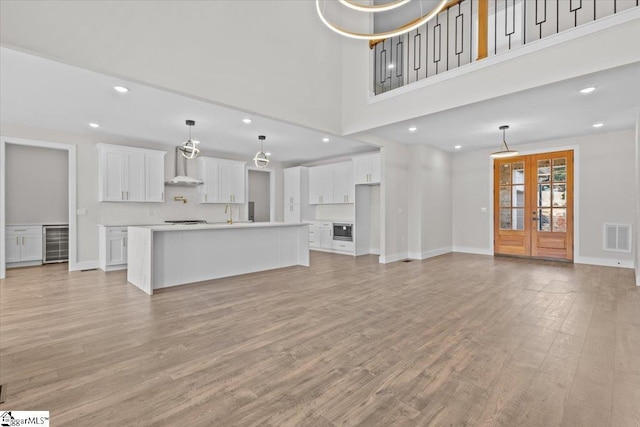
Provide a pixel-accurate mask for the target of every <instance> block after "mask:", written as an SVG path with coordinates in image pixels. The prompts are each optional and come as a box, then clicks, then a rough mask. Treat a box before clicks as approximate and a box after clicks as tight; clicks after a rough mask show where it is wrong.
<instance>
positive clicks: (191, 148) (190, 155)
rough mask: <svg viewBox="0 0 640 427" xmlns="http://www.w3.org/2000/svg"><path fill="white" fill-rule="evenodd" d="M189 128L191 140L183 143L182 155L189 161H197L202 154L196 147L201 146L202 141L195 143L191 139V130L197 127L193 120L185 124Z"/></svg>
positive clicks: (181, 147)
mask: <svg viewBox="0 0 640 427" xmlns="http://www.w3.org/2000/svg"><path fill="white" fill-rule="evenodd" d="M185 123H186V124H187V126H189V139H188V140H187V141H185V142H183V143H182V145H181V146H180V147H178V148H179V150H180V153H181V154H182V155H183V156H184V157H185V158H187V159H195V158H196V157H198V154H200V150H199V149H198V147H196V144H200V141H194V140H193V139H191V128H192V127H194V126H195V125H196V122H195V121H193V120H187V121H186V122H185Z"/></svg>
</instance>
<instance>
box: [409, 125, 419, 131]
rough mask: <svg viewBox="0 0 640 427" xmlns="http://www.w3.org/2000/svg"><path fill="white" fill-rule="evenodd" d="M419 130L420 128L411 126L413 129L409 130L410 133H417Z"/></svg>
mask: <svg viewBox="0 0 640 427" xmlns="http://www.w3.org/2000/svg"><path fill="white" fill-rule="evenodd" d="M417 130H418V128H417V127H415V126H411V127H410V128H409V132H415V131H417Z"/></svg>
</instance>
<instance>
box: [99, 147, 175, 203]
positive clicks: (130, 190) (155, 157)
mask: <svg viewBox="0 0 640 427" xmlns="http://www.w3.org/2000/svg"><path fill="white" fill-rule="evenodd" d="M165 154H166V153H165V152H164V151H156V150H145V149H141V148H134V147H125V146H117V145H108V144H98V200H99V201H101V202H162V201H164V156H165Z"/></svg>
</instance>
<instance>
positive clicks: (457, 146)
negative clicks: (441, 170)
mask: <svg viewBox="0 0 640 427" xmlns="http://www.w3.org/2000/svg"><path fill="white" fill-rule="evenodd" d="M453 148H455V149H456V150H459V149H461V148H462V145H455V146H454V147H453Z"/></svg>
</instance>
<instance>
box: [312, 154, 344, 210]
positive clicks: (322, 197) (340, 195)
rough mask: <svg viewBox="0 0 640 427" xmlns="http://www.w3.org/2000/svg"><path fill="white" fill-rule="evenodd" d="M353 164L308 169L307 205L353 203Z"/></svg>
mask: <svg viewBox="0 0 640 427" xmlns="http://www.w3.org/2000/svg"><path fill="white" fill-rule="evenodd" d="M354 199H355V186H354V184H353V162H351V161H349V162H342V163H333V164H329V165H323V166H314V167H312V168H309V203H310V204H312V205H324V204H342V203H354Z"/></svg>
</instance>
